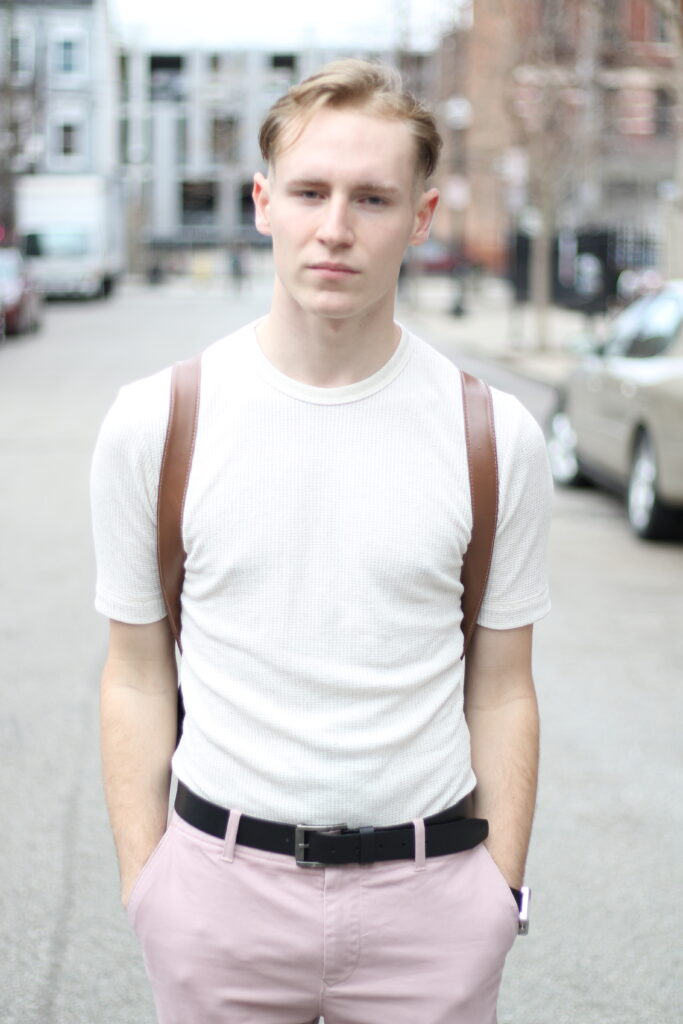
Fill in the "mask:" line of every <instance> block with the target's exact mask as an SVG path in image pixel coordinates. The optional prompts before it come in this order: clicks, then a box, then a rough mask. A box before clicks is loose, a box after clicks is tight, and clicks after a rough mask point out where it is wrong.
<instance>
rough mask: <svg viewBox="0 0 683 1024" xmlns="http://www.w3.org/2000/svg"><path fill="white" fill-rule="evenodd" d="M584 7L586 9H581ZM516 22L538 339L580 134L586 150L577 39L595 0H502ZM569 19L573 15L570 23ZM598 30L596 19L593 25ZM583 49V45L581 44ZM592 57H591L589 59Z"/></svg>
mask: <svg viewBox="0 0 683 1024" xmlns="http://www.w3.org/2000/svg"><path fill="white" fill-rule="evenodd" d="M584 8H585V9H584ZM505 9H506V13H507V15H508V17H509V19H510V21H511V22H512V24H513V26H514V34H515V38H516V51H515V53H514V54H513V66H512V68H511V74H510V81H511V90H510V109H511V112H512V114H513V116H514V118H515V120H516V123H517V131H518V134H519V138H520V144H521V145H522V146H523V147H524V148H525V149H526V150H527V153H528V157H529V180H528V200H529V209H528V211H527V215H526V219H527V223H526V225H525V226H526V229H527V232H528V234H529V236H530V258H529V286H530V298H531V302H532V306H533V308H534V311H535V321H536V325H535V337H536V347H537V348H539V349H543V348H546V347H547V346H548V344H549V341H550V316H549V312H550V306H551V300H552V265H553V247H554V239H555V236H556V233H557V225H558V209H559V206H560V204H561V202H562V200H563V199H564V198H565V197H566V194H567V190H568V188H569V185H570V182H571V180H572V172H573V169H574V164H575V161H576V158H577V138H578V137H579V136H581V138H582V139H583V141H584V143H585V144H586V145H584V146H583V149H584V150H585V151H586V153H587V152H588V151H589V147H588V145H587V143H588V127H587V126H588V124H589V122H588V121H587V120H586V119H585V117H584V118H583V120H582V115H583V114H584V110H583V109H579V110H577V99H576V98H577V94H578V92H579V91H580V90H579V86H580V84H581V83H580V77H581V73H582V72H583V76H584V78H585V77H586V59H585V57H586V54H585V53H584V54H583V56H584V61H583V65H584V66H583V68H580V67H579V66H578V63H579V60H580V58H581V56H582V54H581V49H580V42H581V40H583V39H588V38H589V29H588V27H587V18H588V15H593V14H594V11H593V5H592V2H591V0H576V3H574V4H569V5H568V4H566V3H565V2H564V0H539V2H537V3H532V4H519V3H513V2H511V0H508V2H507V3H506V4H505ZM570 19H576V21H575V22H574V24H573V25H572V24H570ZM594 31H595V26H594V25H591V27H590V32H594ZM584 49H585V48H584ZM589 64H590V59H589V61H588V65H589Z"/></svg>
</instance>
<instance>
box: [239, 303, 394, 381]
mask: <svg viewBox="0 0 683 1024" xmlns="http://www.w3.org/2000/svg"><path fill="white" fill-rule="evenodd" d="M278 293H279V289H278V286H277V285H276V288H275V294H274V296H273V304H272V307H271V311H270V313H269V315H268V316H267V317H266V318H265V319H264V320H262V321H261V322H260V323H259V324H258V326H257V328H256V335H257V338H258V342H259V345H260V346H261V350H262V352H263V353H264V355H265V356H266V358H267V359H268V361H269V362H270V363H271V364H272V365H273V366H274V367H275V368H276V369H277V370H279V371H280V372H281V373H284V374H286V375H287V376H288V377H291V378H292V379H293V380H298V381H300V382H301V383H303V384H311V385H313V386H314V387H321V388H332V387H343V386H344V385H347V384H355V383H356V382H357V381H360V380H365V379H366V378H367V377H371V376H372V374H373V373H376V372H377V371H378V370H380V369H381V368H382V367H383V366H384V365H385V363H387V362H388V361H389V360H390V359H391V357H392V355H393V354H394V352H395V351H396V349H397V348H398V344H399V341H400V339H401V329H400V327H399V326H398V324H396V323H395V321H394V318H393V297H392V301H391V302H384V303H382V304H381V305H380V306H378V307H377V308H375V309H371V310H367V311H365V312H364V313H362V314H359V315H358V316H355V317H346V318H333V317H323V316H318V315H315V314H311V313H307V312H305V311H304V310H302V309H301V307H300V306H298V305H297V304H296V303H294V302H292V301H290V300H289V299H288V297H287V296H285V297H282V296H281V295H280V294H278Z"/></svg>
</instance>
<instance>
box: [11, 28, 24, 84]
mask: <svg viewBox="0 0 683 1024" xmlns="http://www.w3.org/2000/svg"><path fill="white" fill-rule="evenodd" d="M22 51H23V47H22V45H21V39H19V37H18V36H12V39H11V41H10V45H9V63H10V70H11V72H12V74H13V75H19V74H21V72H22V71H23V61H22V56H23V53H22Z"/></svg>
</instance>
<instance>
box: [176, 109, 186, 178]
mask: <svg viewBox="0 0 683 1024" xmlns="http://www.w3.org/2000/svg"><path fill="white" fill-rule="evenodd" d="M176 163H177V164H179V165H180V166H181V167H182V166H184V165H185V164H186V163H187V118H186V117H179V118H178V120H177V121H176Z"/></svg>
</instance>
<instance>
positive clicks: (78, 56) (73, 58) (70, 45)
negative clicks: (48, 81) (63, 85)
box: [57, 39, 83, 75]
mask: <svg viewBox="0 0 683 1024" xmlns="http://www.w3.org/2000/svg"><path fill="white" fill-rule="evenodd" d="M82 70H83V58H82V53H81V44H80V42H79V41H78V40H77V39H60V40H59V42H58V43H57V71H58V73H59V74H60V75H73V74H77V73H78V72H79V71H82Z"/></svg>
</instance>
